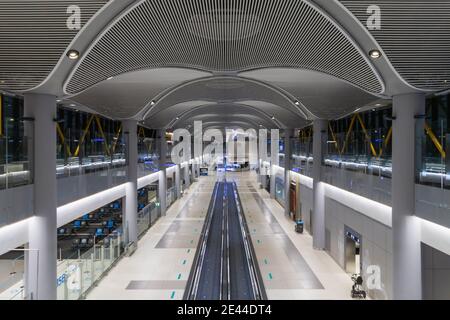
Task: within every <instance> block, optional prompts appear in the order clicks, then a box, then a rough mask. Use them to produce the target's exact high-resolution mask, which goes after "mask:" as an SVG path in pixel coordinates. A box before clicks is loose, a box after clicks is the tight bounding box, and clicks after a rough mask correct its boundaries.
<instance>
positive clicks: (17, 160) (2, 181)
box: [0, 95, 33, 189]
mask: <svg viewBox="0 0 450 320" xmlns="http://www.w3.org/2000/svg"><path fill="white" fill-rule="evenodd" d="M31 125H32V124H31ZM25 131H26V130H25V125H24V122H23V100H22V99H19V98H17V97H15V96H9V95H0V189H7V188H13V187H17V186H22V185H26V184H30V183H32V179H33V175H32V170H31V167H32V166H31V163H30V161H29V157H28V155H30V154H32V145H33V144H32V138H33V134H32V132H25ZM28 131H32V130H28Z"/></svg>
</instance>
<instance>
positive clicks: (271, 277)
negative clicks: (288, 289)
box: [269, 272, 273, 280]
mask: <svg viewBox="0 0 450 320" xmlns="http://www.w3.org/2000/svg"><path fill="white" fill-rule="evenodd" d="M272 279H273V276H272V272H269V280H272Z"/></svg>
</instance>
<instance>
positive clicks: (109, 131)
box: [56, 107, 126, 177]
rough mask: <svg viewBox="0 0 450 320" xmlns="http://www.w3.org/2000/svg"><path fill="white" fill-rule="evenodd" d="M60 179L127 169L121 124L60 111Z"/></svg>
mask: <svg viewBox="0 0 450 320" xmlns="http://www.w3.org/2000/svg"><path fill="white" fill-rule="evenodd" d="M57 113H58V123H57V128H56V129H57V130H56V131H57V152H56V153H57V176H58V177H65V176H72V175H79V174H84V173H90V172H95V171H99V170H105V169H110V168H115V167H120V166H124V165H125V164H126V160H125V141H124V137H123V135H122V125H121V123H120V121H114V120H110V119H106V118H103V117H100V116H98V115H94V114H89V113H85V112H81V111H76V110H72V109H67V108H62V107H59V108H58V111H57Z"/></svg>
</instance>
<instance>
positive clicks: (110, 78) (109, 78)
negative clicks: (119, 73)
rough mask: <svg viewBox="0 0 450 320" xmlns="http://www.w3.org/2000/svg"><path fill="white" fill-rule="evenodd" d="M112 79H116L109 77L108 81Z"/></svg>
mask: <svg viewBox="0 0 450 320" xmlns="http://www.w3.org/2000/svg"><path fill="white" fill-rule="evenodd" d="M112 79H114V77H108V78H107V79H106V80H108V81H109V80H112Z"/></svg>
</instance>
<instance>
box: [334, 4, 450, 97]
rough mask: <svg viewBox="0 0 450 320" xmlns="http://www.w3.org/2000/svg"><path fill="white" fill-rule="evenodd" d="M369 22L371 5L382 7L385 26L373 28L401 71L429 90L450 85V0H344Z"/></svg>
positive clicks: (376, 38)
mask: <svg viewBox="0 0 450 320" xmlns="http://www.w3.org/2000/svg"><path fill="white" fill-rule="evenodd" d="M340 1H341V3H342V4H343V5H344V6H345V7H346V8H347V9H348V10H350V11H351V12H352V13H353V14H354V15H355V16H356V17H357V18H358V20H359V21H360V22H361V23H362V24H363V25H364V27H365V26H366V23H367V19H368V17H369V15H370V14H369V13H367V9H368V6H369V5H378V6H379V7H380V9H381V25H380V26H381V28H380V29H379V30H369V32H370V33H371V34H372V36H373V37H374V38H375V40H376V41H377V42H378V43H379V44H380V46H381V48H382V49H383V51H384V53H385V54H386V56H387V58H388V59H389V61H390V62H391V63H392V65H393V67H394V68H395V70H397V72H398V73H399V74H400V75H401V76H402V77H403V79H405V80H406V81H407V82H408V83H409V84H411V85H413V86H415V87H417V88H420V89H428V90H442V89H445V88H448V87H450V1H449V0H381V1H380V0H378V1H354V0H340Z"/></svg>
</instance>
